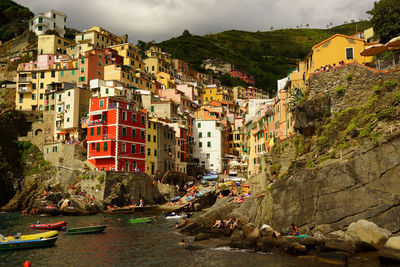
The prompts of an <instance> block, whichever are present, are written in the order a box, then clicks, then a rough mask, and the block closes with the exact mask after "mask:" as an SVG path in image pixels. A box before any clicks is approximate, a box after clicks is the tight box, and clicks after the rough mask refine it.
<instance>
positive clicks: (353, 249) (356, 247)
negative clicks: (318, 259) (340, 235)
mask: <svg viewBox="0 0 400 267" xmlns="http://www.w3.org/2000/svg"><path fill="white" fill-rule="evenodd" d="M323 242H324V246H323V247H322V248H321V251H343V252H347V253H352V254H355V253H359V252H361V251H362V250H363V243H362V242H360V241H351V240H343V239H335V238H326V239H324V240H323Z"/></svg>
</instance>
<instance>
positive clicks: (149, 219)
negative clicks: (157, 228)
mask: <svg viewBox="0 0 400 267" xmlns="http://www.w3.org/2000/svg"><path fill="white" fill-rule="evenodd" d="M153 220H154V218H153V217H143V218H133V219H129V223H133V224H134V223H151V222H152V221H153Z"/></svg>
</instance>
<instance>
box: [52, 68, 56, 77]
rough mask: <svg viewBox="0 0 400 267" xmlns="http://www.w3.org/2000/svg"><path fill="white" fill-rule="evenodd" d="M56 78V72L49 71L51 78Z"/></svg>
mask: <svg viewBox="0 0 400 267" xmlns="http://www.w3.org/2000/svg"><path fill="white" fill-rule="evenodd" d="M54 77H56V72H55V71H54V70H52V71H51V78H54Z"/></svg>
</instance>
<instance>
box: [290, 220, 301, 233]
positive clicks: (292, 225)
mask: <svg viewBox="0 0 400 267" xmlns="http://www.w3.org/2000/svg"><path fill="white" fill-rule="evenodd" d="M289 235H299V228H297V226H296V225H295V224H294V223H292V224H291V226H290V232H289Z"/></svg>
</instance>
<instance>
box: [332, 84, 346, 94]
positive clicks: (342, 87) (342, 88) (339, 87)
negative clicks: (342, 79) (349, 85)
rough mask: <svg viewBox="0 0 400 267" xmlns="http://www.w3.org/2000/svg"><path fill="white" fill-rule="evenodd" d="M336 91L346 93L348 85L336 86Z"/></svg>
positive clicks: (336, 92)
mask: <svg viewBox="0 0 400 267" xmlns="http://www.w3.org/2000/svg"><path fill="white" fill-rule="evenodd" d="M334 92H335V94H337V95H344V93H345V92H346V87H344V86H343V85H341V86H338V87H336V88H335V90H334Z"/></svg>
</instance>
